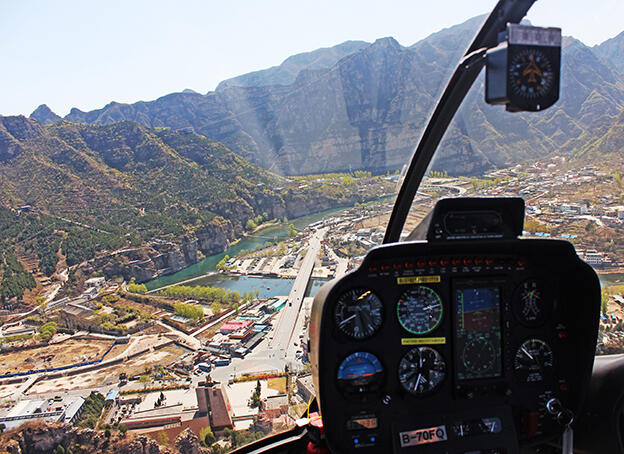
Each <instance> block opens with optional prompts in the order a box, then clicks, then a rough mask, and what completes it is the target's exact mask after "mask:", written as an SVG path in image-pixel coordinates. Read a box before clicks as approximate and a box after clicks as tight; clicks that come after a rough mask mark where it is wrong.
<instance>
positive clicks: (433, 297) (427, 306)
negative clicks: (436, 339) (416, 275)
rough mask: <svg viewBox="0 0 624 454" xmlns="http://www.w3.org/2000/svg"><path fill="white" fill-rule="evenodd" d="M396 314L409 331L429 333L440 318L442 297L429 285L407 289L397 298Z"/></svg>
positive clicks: (418, 333) (438, 322)
mask: <svg viewBox="0 0 624 454" xmlns="http://www.w3.org/2000/svg"><path fill="white" fill-rule="evenodd" d="M397 316H398V318H399V323H400V324H401V326H403V328H405V329H406V330H407V331H409V332H410V333H412V334H417V335H422V334H427V333H430V332H431V331H433V330H434V329H435V328H436V327H437V326H438V325H439V324H440V320H442V299H440V296H439V295H438V294H437V293H436V292H435V291H434V290H433V289H431V288H429V287H425V286H418V287H415V288H412V289H409V290H407V291H406V292H404V293H403V294H402V295H401V298H399V302H398V304H397Z"/></svg>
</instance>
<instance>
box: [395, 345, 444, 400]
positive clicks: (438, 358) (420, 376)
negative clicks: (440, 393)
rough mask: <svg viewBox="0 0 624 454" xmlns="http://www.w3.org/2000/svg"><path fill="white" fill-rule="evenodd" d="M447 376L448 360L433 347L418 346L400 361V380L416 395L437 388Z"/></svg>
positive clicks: (402, 384)
mask: <svg viewBox="0 0 624 454" xmlns="http://www.w3.org/2000/svg"><path fill="white" fill-rule="evenodd" d="M445 377H446V362H444V358H442V355H440V353H438V351H437V350H435V349H433V348H431V347H416V348H412V349H411V350H410V351H408V352H407V353H406V354H405V355H404V356H403V358H402V359H401V362H400V363H399V381H400V382H401V386H403V388H404V389H405V390H406V391H407V392H409V393H411V394H415V395H419V394H425V393H427V392H429V391H433V390H434V389H435V388H437V387H438V386H439V385H440V383H442V380H444V378H445Z"/></svg>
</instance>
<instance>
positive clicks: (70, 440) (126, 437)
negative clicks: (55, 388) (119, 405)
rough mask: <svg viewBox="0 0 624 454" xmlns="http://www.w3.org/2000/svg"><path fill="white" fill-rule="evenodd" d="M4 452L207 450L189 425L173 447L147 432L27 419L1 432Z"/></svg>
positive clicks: (189, 453)
mask: <svg viewBox="0 0 624 454" xmlns="http://www.w3.org/2000/svg"><path fill="white" fill-rule="evenodd" d="M1 439H2V442H3V444H2V446H3V448H2V449H3V450H4V452H8V453H9V454H51V453H52V451H53V450H54V449H56V448H57V447H58V446H62V447H63V448H64V449H65V450H66V451H67V450H68V449H70V450H71V452H73V453H74V454H93V453H102V454H209V452H210V451H209V450H208V449H204V448H202V447H201V446H200V444H199V438H198V437H197V435H195V434H193V433H192V432H191V431H190V430H189V429H186V430H185V431H183V432H182V433H181V434H180V435H179V436H178V437H177V438H176V440H175V442H174V446H175V448H173V449H169V448H165V447H162V446H160V445H159V444H158V443H157V442H156V441H155V440H153V439H151V438H149V437H146V436H142V435H141V436H135V435H132V434H122V433H120V432H117V431H111V432H110V434H109V435H107V434H106V433H105V432H103V431H96V430H91V429H79V428H76V427H74V426H72V425H70V424H49V423H41V422H35V423H27V424H25V425H23V426H22V427H21V428H20V429H19V430H14V431H10V432H7V433H5V434H3V435H2V436H1Z"/></svg>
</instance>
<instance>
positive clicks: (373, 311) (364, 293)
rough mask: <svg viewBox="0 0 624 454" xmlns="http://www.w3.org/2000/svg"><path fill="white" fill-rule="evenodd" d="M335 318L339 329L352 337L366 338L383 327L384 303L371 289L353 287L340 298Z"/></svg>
mask: <svg viewBox="0 0 624 454" xmlns="http://www.w3.org/2000/svg"><path fill="white" fill-rule="evenodd" d="M334 320H335V321H336V325H337V326H338V329H339V330H340V331H342V332H343V333H344V334H346V335H347V336H349V337H351V338H352V339H366V338H368V337H371V336H372V335H373V334H375V333H376V332H377V330H378V329H379V328H380V327H381V323H382V322H383V303H382V302H381V300H380V299H379V297H378V296H377V295H375V294H374V293H373V292H372V291H370V290H366V289H363V288H354V289H351V290H349V291H347V292H345V293H343V294H342V295H341V296H340V298H338V302H337V303H336V308H335V310H334Z"/></svg>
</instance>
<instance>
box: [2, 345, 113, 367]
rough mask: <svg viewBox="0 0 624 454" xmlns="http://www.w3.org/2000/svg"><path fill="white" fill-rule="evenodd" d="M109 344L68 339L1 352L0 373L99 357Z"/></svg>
mask: <svg viewBox="0 0 624 454" xmlns="http://www.w3.org/2000/svg"><path fill="white" fill-rule="evenodd" d="M111 344H112V341H108V340H101V341H99V340H88V341H87V340H68V341H65V342H61V343H58V344H52V345H48V346H46V347H38V348H31V349H27V350H21V351H17V352H11V353H3V354H2V361H0V374H8V373H15V372H25V371H28V370H32V369H43V368H47V367H61V366H67V365H69V364H74V363H78V362H81V361H92V360H95V359H98V358H100V357H101V356H102V354H103V353H104V352H105V351H106V350H107V349H108V347H110V346H111Z"/></svg>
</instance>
